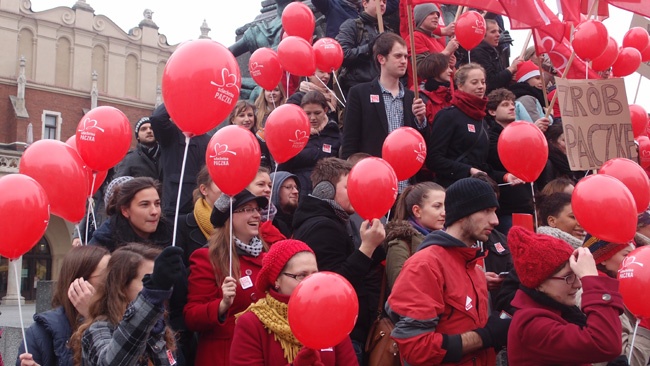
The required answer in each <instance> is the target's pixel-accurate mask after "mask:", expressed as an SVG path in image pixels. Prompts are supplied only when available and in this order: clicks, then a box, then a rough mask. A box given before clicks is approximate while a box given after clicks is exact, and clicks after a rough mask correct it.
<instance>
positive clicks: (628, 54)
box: [612, 47, 641, 77]
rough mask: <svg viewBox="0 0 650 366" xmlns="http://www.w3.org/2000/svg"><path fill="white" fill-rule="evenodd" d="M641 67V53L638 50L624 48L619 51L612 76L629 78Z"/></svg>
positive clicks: (613, 65)
mask: <svg viewBox="0 0 650 366" xmlns="http://www.w3.org/2000/svg"><path fill="white" fill-rule="evenodd" d="M640 65H641V52H639V50H637V49H636V48H632V47H623V48H621V49H620V50H619V51H618V57H617V58H616V61H614V63H613V64H612V75H613V76H615V77H623V76H628V75H630V74H632V73H634V72H635V71H636V69H638V68H639V66H640Z"/></svg>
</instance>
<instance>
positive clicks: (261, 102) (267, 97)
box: [255, 84, 287, 130]
mask: <svg viewBox="0 0 650 366" xmlns="http://www.w3.org/2000/svg"><path fill="white" fill-rule="evenodd" d="M286 101H287V96H286V93H285V91H284V88H283V87H282V86H281V85H279V84H278V86H276V87H275V88H274V89H273V90H266V89H264V90H262V92H261V93H260V95H258V96H257V98H256V99H255V118H256V119H257V122H258V125H257V129H258V130H264V125H265V124H266V119H267V118H268V116H269V114H271V112H273V111H274V110H275V109H276V108H277V107H279V106H281V105H283V104H284V103H285V102H286Z"/></svg>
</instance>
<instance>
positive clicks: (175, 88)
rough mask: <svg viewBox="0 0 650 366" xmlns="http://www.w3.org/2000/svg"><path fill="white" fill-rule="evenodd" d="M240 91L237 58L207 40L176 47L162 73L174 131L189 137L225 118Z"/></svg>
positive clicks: (208, 129) (201, 132)
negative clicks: (177, 130) (179, 131)
mask: <svg viewBox="0 0 650 366" xmlns="http://www.w3.org/2000/svg"><path fill="white" fill-rule="evenodd" d="M276 85H277V84H276ZM274 87H275V86H274ZM240 88H241V74H240V72H239V64H238V63H237V59H235V56H233V54H232V53H230V51H229V50H228V49H227V48H226V47H224V46H222V45H221V44H219V43H217V42H215V41H212V40H209V39H198V40H193V41H189V42H186V43H184V44H183V45H181V46H180V47H178V48H177V49H176V51H174V53H173V54H172V55H171V57H170V58H169V60H167V65H165V70H164V72H163V78H162V92H163V98H164V99H165V107H166V108H167V111H168V112H169V115H170V116H171V119H172V121H174V123H176V125H177V126H178V128H180V129H181V131H183V132H185V133H187V134H190V135H202V134H204V133H206V132H208V131H210V130H211V129H213V128H214V127H215V126H217V125H218V124H219V123H221V121H223V120H224V119H226V117H228V115H229V114H230V112H231V111H232V109H233V108H234V107H235V104H237V100H238V99H239V90H240Z"/></svg>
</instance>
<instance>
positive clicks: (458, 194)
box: [445, 178, 499, 227]
mask: <svg viewBox="0 0 650 366" xmlns="http://www.w3.org/2000/svg"><path fill="white" fill-rule="evenodd" d="M491 207H496V208H499V201H497V195H496V194H495V193H494V190H493V189H492V187H490V185H489V184H488V183H487V182H484V181H482V180H480V179H476V178H463V179H461V180H458V181H456V182H455V183H454V184H452V185H450V186H449V188H447V191H446V194H445V226H446V227H449V225H451V224H453V223H454V222H456V221H458V220H460V219H462V218H463V217H467V216H469V215H471V214H473V213H474V212H478V211H481V210H485V209H486V208H491Z"/></svg>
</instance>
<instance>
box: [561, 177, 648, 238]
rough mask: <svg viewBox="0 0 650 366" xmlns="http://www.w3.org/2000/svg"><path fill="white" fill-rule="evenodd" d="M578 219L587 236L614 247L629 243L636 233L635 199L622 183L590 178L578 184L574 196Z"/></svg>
mask: <svg viewBox="0 0 650 366" xmlns="http://www.w3.org/2000/svg"><path fill="white" fill-rule="evenodd" d="M571 208H572V209H573V213H574V214H575V216H576V219H577V220H578V222H579V223H580V226H582V227H583V228H584V229H585V230H586V231H587V232H588V233H590V234H591V235H593V236H596V237H599V238H601V239H603V240H605V241H608V242H612V243H627V242H629V241H631V240H632V239H633V238H634V234H635V233H636V221H637V209H636V203H635V202H634V196H632V193H631V192H630V190H629V189H627V187H626V186H625V184H623V183H621V181H620V180H618V179H616V178H614V177H610V176H609V175H605V174H596V175H590V176H588V177H586V178H583V179H581V180H580V181H579V182H578V184H576V187H575V189H574V190H573V195H572V196H571Z"/></svg>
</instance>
